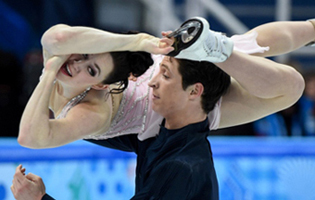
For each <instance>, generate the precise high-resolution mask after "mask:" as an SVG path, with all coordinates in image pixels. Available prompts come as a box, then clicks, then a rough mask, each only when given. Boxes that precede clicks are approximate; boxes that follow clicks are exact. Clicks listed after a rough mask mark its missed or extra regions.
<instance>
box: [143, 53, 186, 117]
mask: <svg viewBox="0 0 315 200" xmlns="http://www.w3.org/2000/svg"><path fill="white" fill-rule="evenodd" d="M178 66H179V64H178V62H177V60H176V59H174V58H172V57H168V56H165V57H164V59H163V61H162V62H161V64H160V70H159V72H158V73H157V74H156V75H155V76H154V77H153V78H152V80H151V81H150V82H149V86H150V87H151V88H152V90H153V92H152V96H151V97H150V98H152V100H153V101H152V109H153V110H154V111H155V112H157V113H159V114H160V115H162V116H163V117H165V118H166V119H167V118H168V117H174V116H176V115H177V114H180V112H183V110H184V109H185V107H186V106H187V103H188V101H189V91H188V88H189V87H188V88H187V89H186V90H183V87H182V77H181V75H180V74H179V71H178Z"/></svg>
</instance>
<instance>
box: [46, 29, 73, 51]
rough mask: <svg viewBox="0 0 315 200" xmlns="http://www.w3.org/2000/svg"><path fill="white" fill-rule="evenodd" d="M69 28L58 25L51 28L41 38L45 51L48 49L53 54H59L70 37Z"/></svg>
mask: <svg viewBox="0 0 315 200" xmlns="http://www.w3.org/2000/svg"><path fill="white" fill-rule="evenodd" d="M68 28H69V26H68V25H64V24H57V25H55V26H53V27H51V28H49V29H48V30H47V31H46V32H45V33H44V34H43V36H42V38H41V44H42V46H43V48H44V49H47V50H48V51H50V52H51V53H52V54H54V55H57V54H58V47H60V44H62V43H63V42H64V41H66V40H67V38H68V37H69V31H68Z"/></svg>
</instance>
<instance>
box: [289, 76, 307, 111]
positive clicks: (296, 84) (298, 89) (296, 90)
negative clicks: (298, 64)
mask: <svg viewBox="0 0 315 200" xmlns="http://www.w3.org/2000/svg"><path fill="white" fill-rule="evenodd" d="M287 88H288V89H289V90H288V93H287V95H285V96H286V97H285V98H287V100H288V103H289V104H290V105H293V104H294V103H296V102H297V101H298V100H299V99H300V98H301V96H302V95H303V92H304V89H305V81H304V78H303V76H302V75H301V74H300V73H299V72H297V71H295V72H294V75H293V76H292V80H291V86H287Z"/></svg>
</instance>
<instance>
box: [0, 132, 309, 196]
mask: <svg viewBox="0 0 315 200" xmlns="http://www.w3.org/2000/svg"><path fill="white" fill-rule="evenodd" d="M209 140H210V142H211V145H212V149H213V154H214V162H215V167H216V171H217V176H218V180H219V187H220V199H221V200H275V199H277V200H291V199H292V200H293V199H294V200H297V199H301V200H302V199H303V200H308V199H309V200H313V199H315V193H314V191H315V184H314V183H315V181H314V180H315V148H314V146H315V139H314V138H311V139H310V138H308V139H305V138H247V137H245V138H241V137H229V138H227V137H209ZM18 164H22V165H23V166H24V167H25V168H26V173H28V172H32V173H35V174H37V175H39V176H41V177H42V178H43V180H44V182H45V183H46V190H47V192H48V193H49V194H51V195H52V196H54V197H55V198H56V199H64V200H97V199H115V200H119V199H121V200H125V199H130V197H132V195H133V193H134V168H135V155H134V154H132V153H125V152H121V151H116V150H111V149H107V148H103V147H100V146H97V145H94V144H90V143H88V142H85V141H78V142H75V143H72V144H69V145H66V146H63V147H60V148H54V149H45V150H30V149H26V148H23V147H21V146H19V145H18V144H17V143H16V141H15V139H3V140H0V172H1V175H0V200H12V199H14V198H13V196H12V194H11V192H10V186H11V184H12V175H13V174H14V171H15V168H16V167H17V166H18Z"/></svg>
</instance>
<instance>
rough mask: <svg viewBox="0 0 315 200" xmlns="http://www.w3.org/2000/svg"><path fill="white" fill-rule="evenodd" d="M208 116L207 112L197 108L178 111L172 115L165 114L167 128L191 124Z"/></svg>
mask: <svg viewBox="0 0 315 200" xmlns="http://www.w3.org/2000/svg"><path fill="white" fill-rule="evenodd" d="M206 118H207V114H205V113H204V112H203V110H199V109H195V110H193V111H191V112H190V111H183V112H182V113H176V114H174V115H172V116H165V128H167V129H179V128H183V127H185V126H187V125H189V124H194V123H197V122H201V121H204V120H205V119H206Z"/></svg>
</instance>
